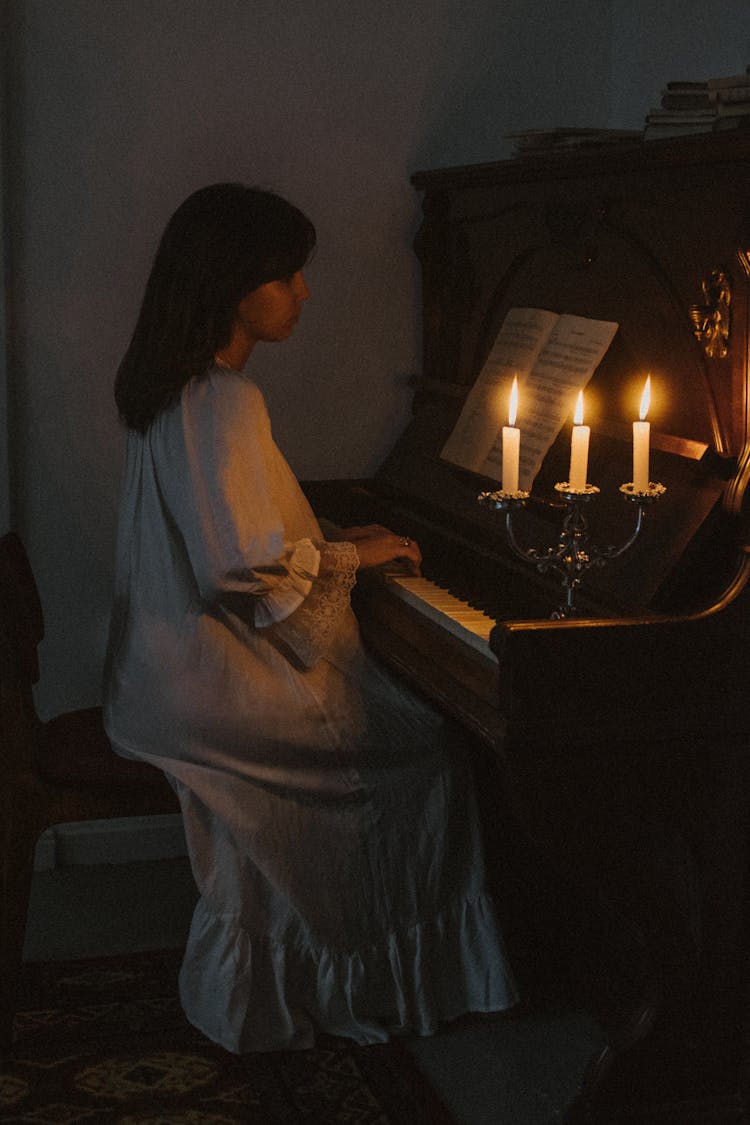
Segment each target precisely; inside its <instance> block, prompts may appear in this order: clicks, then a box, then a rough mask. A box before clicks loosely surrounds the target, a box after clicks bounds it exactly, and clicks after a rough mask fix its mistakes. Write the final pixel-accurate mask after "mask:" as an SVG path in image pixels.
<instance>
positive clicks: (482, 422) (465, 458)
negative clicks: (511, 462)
mask: <svg viewBox="0 0 750 1125" xmlns="http://www.w3.org/2000/svg"><path fill="white" fill-rule="evenodd" d="M616 331H617V324H616V323H615V322H614V321H606V320H592V319H591V318H589V317H580V316H570V315H568V314H563V315H562V316H559V315H558V314H557V313H553V312H549V310H547V309H530V308H517V309H511V310H510V311H509V312H508V315H507V316H506V318H505V320H504V321H503V325H502V327H501V329H500V331H499V333H498V335H497V338H496V339H495V343H494V344H493V346H492V350H491V351H490V354H489V356H488V357H487V361H486V362H485V365H484V367H483V368H482V371H481V372H480V374H479V377H478V378H477V381H476V383H475V384H474V387H473V388H472V390H471V391H470V393H469V395H468V397H467V399H466V402H465V404H464V408H463V410H462V411H461V415H460V417H459V419H458V422H457V423H456V425H455V427H454V429H453V432H452V434H451V436H450V437H449V438H448V441H447V442H446V443H445V445H444V446H443V449H442V452H441V456H442V457H444V458H445V459H446V460H448V461H452V462H453V463H454V464H457V465H461V466H462V467H463V468H466V469H471V470H473V471H474V472H477V473H481V474H482V475H483V476H487V477H490V478H492V479H494V480H497V481H499V480H500V478H501V475H502V472H501V466H502V448H501V441H502V437H501V435H502V427H503V426H504V425H507V423H508V400H509V396H510V388H511V384H512V381H513V376H514V375H517V376H518V386H519V413H518V418H517V421H516V425H517V426H518V427H519V428H520V430H521V453H520V472H519V487H520V488H524V489H529V488H531V485H532V483H533V481H534V478H535V476H536V474H537V473H538V472H539V469H540V467H541V464H542V461H543V460H544V458H545V456H546V454H547V451H548V450H549V448H550V446H551V445H552V443H553V441H554V440H555V438H556V437H557V435H558V433H559V432H560V430H561V428H562V425H563V422H564V421H565V418H566V417H567V416H569V415H571V414H572V412H573V409H574V407H575V400H576V397H577V394H578V391H579V390H580V389H581V388H582V387H585V386H586V384H587V383H588V381H589V379H590V378H591V376H592V375H593V373H594V371H595V370H596V368H597V366H598V364H599V363H600V362H601V359H602V357H603V355H604V353H605V352H606V350H607V348H608V347H609V345H610V343H611V342H612V339H613V337H614V335H615V332H616Z"/></svg>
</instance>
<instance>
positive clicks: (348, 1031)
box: [180, 896, 518, 1054]
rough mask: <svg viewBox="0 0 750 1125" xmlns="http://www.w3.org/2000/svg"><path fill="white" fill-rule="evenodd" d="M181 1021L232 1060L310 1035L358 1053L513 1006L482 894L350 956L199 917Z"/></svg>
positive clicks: (304, 1042) (302, 1042) (202, 908)
mask: <svg viewBox="0 0 750 1125" xmlns="http://www.w3.org/2000/svg"><path fill="white" fill-rule="evenodd" d="M180 999H181V1001H182V1005H183V1009H184V1011H185V1014H186V1016H187V1018H188V1019H189V1020H190V1022H191V1023H192V1024H193V1025H194V1026H195V1027H197V1028H198V1030H199V1031H201V1032H202V1033H203V1034H204V1035H206V1036H207V1037H208V1038H209V1039H211V1040H213V1041H214V1042H215V1043H218V1044H220V1045H221V1046H223V1047H224V1048H225V1049H226V1050H228V1051H231V1052H233V1053H236V1054H240V1053H244V1052H248V1051H274V1050H294V1049H300V1050H301V1049H307V1048H310V1047H312V1046H313V1045H314V1043H315V1037H316V1035H317V1034H319V1033H321V1032H322V1033H327V1034H330V1035H335V1036H342V1037H345V1038H348V1039H353V1040H354V1041H355V1042H356V1043H358V1044H360V1045H367V1044H374V1043H384V1042H387V1041H388V1039H390V1038H391V1037H392V1036H403V1035H412V1036H427V1035H432V1034H434V1032H435V1031H436V1030H437V1028H438V1026H439V1025H440V1024H441V1023H444V1022H447V1021H450V1020H454V1019H457V1018H458V1017H459V1016H462V1015H465V1014H467V1013H469V1012H499V1011H504V1010H505V1009H507V1008H510V1007H512V1006H513V1005H514V1004H515V1003H516V1001H517V999H518V996H517V993H516V988H515V984H514V981H513V978H512V975H511V973H510V970H509V968H508V965H507V961H506V958H505V953H504V950H503V945H502V938H501V936H500V932H499V929H498V925H497V921H496V918H495V913H494V908H493V905H492V902H491V900H490V898H489V897H488V896H480V897H479V898H477V899H474V900H472V901H465V902H462V903H460V904H458V905H457V906H456V907H455V908H453V909H452V910H445V911H443V912H442V913H440V914H438V915H437V916H436V917H435V918H434V919H431V920H430V921H426V922H420V923H417V924H415V925H413V926H410V927H408V928H405V929H404V930H403V931H397V932H395V933H391V934H388V935H386V937H385V939H384V941H383V942H382V943H380V944H376V943H373V944H372V945H368V946H364V947H362V948H360V949H358V950H355V951H346V952H342V951H338V950H331V949H328V948H325V947H324V948H320V947H318V946H316V945H315V944H314V943H312V942H310V941H309V940H306V941H303V940H296V941H293V940H288V941H286V942H282V941H279V942H274V941H272V940H269V939H257V938H256V939H253V938H251V937H250V935H249V934H248V933H247V932H246V931H245V930H243V929H242V928H240V927H238V926H237V924H236V920H235V919H227V918H225V917H222V916H221V915H215V914H212V913H211V911H210V909H209V907H208V905H207V903H206V901H205V900H204V899H201V900H200V901H199V903H198V906H197V907H196V911H195V915H194V917H193V923H192V926H191V931H190V938H189V942H188V949H187V953H186V956H185V960H184V962H183V966H182V969H181V972H180Z"/></svg>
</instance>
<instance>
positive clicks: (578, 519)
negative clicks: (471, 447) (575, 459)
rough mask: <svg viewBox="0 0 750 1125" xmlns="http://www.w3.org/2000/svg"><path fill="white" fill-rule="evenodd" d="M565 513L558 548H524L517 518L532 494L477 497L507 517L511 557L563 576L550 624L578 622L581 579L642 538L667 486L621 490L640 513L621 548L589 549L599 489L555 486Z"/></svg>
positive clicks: (628, 486)
mask: <svg viewBox="0 0 750 1125" xmlns="http://www.w3.org/2000/svg"><path fill="white" fill-rule="evenodd" d="M555 491H556V492H557V493H558V494H559V496H560V498H561V500H562V502H563V504H564V505H565V507H566V508H567V512H566V514H565V516H564V518H563V522H562V528H561V530H560V537H559V539H558V542H557V544H556V545H555V546H551V547H546V548H537V547H522V546H521V545H520V544H519V542H518V540H517V538H516V535H515V532H514V530H513V516H514V514H515V513H516V512H517V511H518V510H519V508H523V507H525V505H526V502H527V500H528V499H529V493H528V492H525V491H520V490H519V491H517V492H503V491H502V490H499V491H497V492H480V494H479V496H478V497H477V499H478V501H479V503H480V504H481V505H482V507H484V508H489V509H491V510H493V511H495V512H499V513H502V514H504V516H505V532H506V535H507V538H508V544H509V546H510V548H511V550H512V551H513V553H514V554H515V555H516V556H517V557H518V558H520V559H522V560H523V561H524V562H527V563H532V564H534V565H535V566H536V569H537V570H538V571H539V573H542V574H543V573H545V572H547V571H552V572H554V573H557V574H559V575H560V576H561V579H562V591H563V599H562V601H561V604H560V605H559V606H558V607H557V609H556V610H555V611H554V612H553V613H552V615H551V616H552V618H554V619H560V618H564V617H574V616H575V615H576V612H577V606H576V591H577V590H578V589H579V587H580V585H581V582H582V579H583V575H584V574H585V573H586V571H587V570H589V569H590V568H591V567H593V566H596V567H601V566H604V565H605V563H608V562H610V561H611V560H612V559H617V558H619V557H620V556H621V555H624V554H625V552H626V551H628V550H629V549H630V548H631V547H632V546H633V544H634V543H635V541H636V539H637V538H638V536H639V535H640V533H641V528H642V526H643V519H644V515H645V511H646V508H647V507H648V506H649V505H651V504H653V503H654V502H655V501H656V500H658V499H659V498H660V497H661V496H663V495H664V493H665V492H666V488H665V487H664V485H663V484H659V483H654V482H649V484H648V487H647V488H645V489H637V488H635V486H634V485H633V484H632V483H629V484H622V485H620V493H621V495H622V496H623V498H624V500H625V501H626V502H627V503H628V504H632V505H634V506H636V507H637V509H638V514H637V517H636V523H635V528H634V529H633V532H632V534H631V535H630V537H629V538H628V539H627V540H626V541H625V542H624V543H623V544H622V545H621V546H619V547H595V546H591V545H590V544H589V530H588V520H587V518H586V509H587V507H588V505H589V504H590V503H591V502H592V501H593V500H594V499H595V498H596V497H597V496H598V495H599V489H598V488H597V487H596V485H593V484H587V485H586V486H585V488H582V489H579V488H571V487H570V485H569V484H568V482H567V481H564V482H562V483H560V484H556V485H555Z"/></svg>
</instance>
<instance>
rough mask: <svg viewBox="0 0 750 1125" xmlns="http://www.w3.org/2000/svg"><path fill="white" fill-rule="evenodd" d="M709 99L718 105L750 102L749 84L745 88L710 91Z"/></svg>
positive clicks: (734, 87)
mask: <svg viewBox="0 0 750 1125" xmlns="http://www.w3.org/2000/svg"><path fill="white" fill-rule="evenodd" d="M709 98H710V100H711V101H712V102H714V103H717V104H718V105H724V104H727V103H731V102H746V101H750V84H748V85H745V86H732V87H730V88H728V89H726V90H711V91H710V93H709Z"/></svg>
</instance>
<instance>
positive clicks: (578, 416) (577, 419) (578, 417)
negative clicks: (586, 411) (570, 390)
mask: <svg viewBox="0 0 750 1125" xmlns="http://www.w3.org/2000/svg"><path fill="white" fill-rule="evenodd" d="M573 422H574V423H575V425H576V426H582V425H583V391H579V392H578V398H577V400H576V412H575V414H574V415H573Z"/></svg>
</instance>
